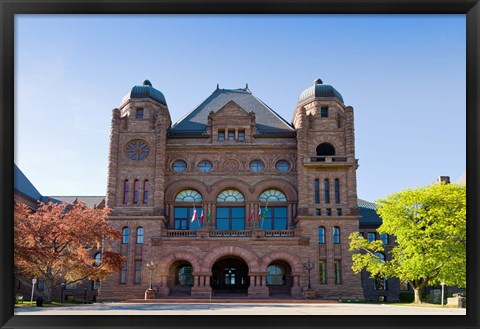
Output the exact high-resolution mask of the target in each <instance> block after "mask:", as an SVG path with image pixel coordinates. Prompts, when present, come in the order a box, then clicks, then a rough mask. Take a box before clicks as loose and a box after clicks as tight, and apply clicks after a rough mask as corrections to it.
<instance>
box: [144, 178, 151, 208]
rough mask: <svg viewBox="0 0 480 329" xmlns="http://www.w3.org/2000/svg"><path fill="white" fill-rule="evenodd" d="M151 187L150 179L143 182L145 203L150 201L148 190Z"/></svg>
mask: <svg viewBox="0 0 480 329" xmlns="http://www.w3.org/2000/svg"><path fill="white" fill-rule="evenodd" d="M149 189H150V183H149V182H148V179H146V180H145V181H144V182H143V203H145V204H147V203H148V190H149Z"/></svg>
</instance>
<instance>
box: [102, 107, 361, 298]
mask: <svg viewBox="0 0 480 329" xmlns="http://www.w3.org/2000/svg"><path fill="white" fill-rule="evenodd" d="M138 106H141V107H143V108H145V109H146V110H145V114H146V115H145V118H144V119H142V120H137V119H135V117H134V115H133V112H134V111H133V110H134V109H135V108H136V107H138ZM322 106H328V107H329V117H328V118H320V108H321V107H322ZM114 116H115V114H114ZM169 118H170V117H169V114H168V109H166V108H165V107H163V106H160V105H158V104H156V103H154V102H153V103H152V104H150V103H148V102H145V103H138V102H137V103H135V102H130V103H127V104H126V105H125V106H124V108H122V109H121V118H120V119H118V121H120V122H119V123H118V129H117V128H115V129H114V128H112V131H113V132H112V140H111V151H110V154H111V156H110V161H109V191H108V195H109V196H112V195H114V196H115V198H116V202H115V203H113V204H114V205H115V206H114V212H113V216H112V217H111V219H110V222H111V223H112V225H113V226H115V227H117V228H119V229H121V228H122V227H124V226H128V227H129V228H130V240H129V243H128V244H121V243H120V242H119V241H115V242H113V243H112V244H111V245H110V247H111V248H112V249H113V250H117V251H120V252H121V253H122V254H124V255H125V256H126V257H127V264H128V265H127V283H126V284H120V283H119V277H120V275H119V274H116V275H113V276H111V277H109V278H108V279H107V280H105V281H103V282H102V285H101V289H100V299H101V300H119V299H127V298H143V296H144V292H145V290H146V289H147V288H148V285H149V276H150V272H149V271H148V270H147V267H146V264H147V263H149V262H152V261H153V262H154V263H155V264H158V268H157V269H156V270H155V272H154V274H153V280H152V281H153V282H152V283H153V287H154V289H155V291H156V294H157V296H165V295H168V294H169V293H170V292H171V288H173V285H174V275H175V267H176V266H177V265H178V264H182V263H185V262H187V263H189V264H191V265H192V267H193V276H194V286H193V287H192V288H191V291H190V292H191V294H192V296H199V297H208V296H209V294H210V292H211V288H210V278H211V276H212V266H213V265H214V264H215V262H216V261H218V260H220V259H222V258H224V257H235V258H237V259H241V260H243V261H244V262H245V263H246V264H247V266H248V269H249V273H248V275H249V280H250V287H249V288H248V293H249V295H250V296H263V297H266V296H268V294H269V292H268V291H269V290H268V287H267V286H266V285H265V279H266V275H267V267H268V266H269V264H271V263H272V262H273V261H281V262H283V263H284V264H288V266H289V267H290V269H289V273H290V274H289V275H291V278H289V282H290V283H291V284H292V286H291V294H292V296H299V297H300V296H302V292H303V290H304V289H306V287H307V285H308V272H307V271H306V270H305V269H304V267H303V264H304V263H305V262H307V261H308V260H310V261H312V262H313V263H314V264H315V268H314V269H313V270H312V271H311V285H312V288H313V289H314V290H315V293H316V295H317V296H318V297H320V298H346V299H348V298H350V299H351V298H357V297H358V298H362V294H363V292H362V288H361V283H360V276H359V275H354V274H353V272H352V270H351V265H352V259H351V253H350V252H349V251H348V235H349V234H350V233H352V232H354V231H358V219H359V217H358V216H357V214H358V211H357V200H356V173H355V172H356V167H357V164H356V160H355V149H354V136H353V135H354V131H353V109H352V108H351V107H345V106H344V105H343V104H341V103H339V102H337V101H336V100H332V99H327V100H320V99H316V100H314V101H311V102H310V103H306V104H301V106H299V107H298V108H297V109H296V111H295V113H294V116H293V119H292V122H293V124H294V127H295V130H296V137H292V138H259V137H258V136H256V135H255V115H254V114H253V113H248V112H246V111H244V110H243V109H241V108H240V107H239V106H238V105H237V104H235V103H233V102H231V103H228V104H227V105H225V107H224V108H222V109H220V110H218V111H217V112H216V113H211V114H210V116H209V119H208V125H207V132H208V135H207V136H203V137H202V138H178V137H174V136H173V137H169V138H167V128H168V126H169V125H170V121H169ZM115 120H116V119H115V117H114V119H113V120H112V127H117V124H116V123H115V125H114V123H113V122H114V121H115ZM115 122H116V121H115ZM116 129H117V130H118V133H117V132H116V131H117V130H116ZM219 129H220V130H221V131H225V137H226V138H227V136H228V130H235V131H236V137H237V136H238V135H237V134H238V131H239V130H242V129H244V130H245V140H244V141H240V140H235V141H228V140H225V141H219V140H218V131H219ZM117 135H118V136H117ZM132 139H142V140H145V141H146V142H147V143H148V144H149V146H150V152H151V154H150V155H149V157H148V158H147V159H145V160H142V161H131V160H130V159H128V158H126V156H125V145H126V144H127V143H128V142H129V141H130V140H132ZM323 142H329V143H331V144H332V145H334V147H335V149H336V155H337V156H344V157H346V158H347V159H348V160H347V161H345V162H332V161H331V160H329V161H327V162H323V163H319V162H316V161H313V162H312V160H311V158H312V157H315V156H316V147H317V146H318V145H319V144H320V143H323ZM115 148H117V149H118V150H117V151H115ZM115 153H116V154H115ZM177 160H183V161H185V162H186V163H187V169H186V171H185V172H183V173H176V172H174V171H173V169H172V166H173V163H174V162H175V161H177ZM204 160H208V161H210V162H211V163H212V165H213V168H212V171H211V172H208V173H202V172H199V171H198V164H199V162H201V161H204ZM253 160H260V161H262V162H263V163H264V165H265V169H264V171H262V172H252V171H251V170H250V167H249V166H250V163H251V161H253ZM279 160H286V161H287V162H288V163H289V165H290V169H289V171H288V172H279V171H278V170H277V169H276V168H275V164H276V163H277V161H279ZM110 168H111V170H110ZM114 168H116V171H115V170H114ZM325 178H328V179H330V182H331V185H330V203H329V204H326V203H325V202H324V197H323V193H324V192H323V179H325ZM335 178H338V179H340V202H339V203H338V204H336V203H335V194H334V183H333V182H334V179H335ZM125 179H128V180H129V181H130V182H131V183H133V180H135V179H139V180H143V179H148V180H149V181H150V182H151V183H152V184H151V185H150V186H151V187H150V198H151V199H149V203H148V204H133V203H132V202H131V200H130V201H129V202H128V204H126V205H125V204H123V203H122V198H123V182H124V180H125ZM315 179H319V181H320V200H321V201H320V202H319V203H317V204H316V203H314V197H313V181H314V180H315ZM120 187H121V188H120ZM271 188H273V189H278V190H280V191H282V192H283V193H284V194H285V195H286V196H287V202H286V203H282V204H281V205H282V206H287V209H288V221H289V223H288V230H285V231H283V232H266V231H265V230H263V229H256V227H255V225H254V224H253V223H246V227H245V232H244V233H242V234H244V235H245V236H239V235H238V232H236V233H235V232H232V235H231V236H217V235H215V234H216V233H215V232H214V231H213V230H214V228H215V220H216V219H215V209H216V206H217V202H216V198H217V196H218V194H219V193H220V192H222V191H223V190H224V189H236V190H238V191H240V192H241V193H242V194H243V195H244V197H245V202H242V203H239V204H228V205H230V206H233V205H239V206H244V207H245V217H248V215H249V214H250V210H251V209H254V212H255V217H256V214H258V211H259V208H262V207H264V205H262V204H260V202H259V201H258V197H259V195H260V194H261V193H262V192H263V191H265V190H266V189H271ZM112 189H115V191H112ZM183 189H194V190H197V191H198V192H199V193H200V194H201V195H202V203H201V204H198V205H196V208H197V214H198V216H200V213H201V210H200V209H201V208H202V207H203V209H204V210H205V212H206V210H207V209H210V210H211V215H212V219H211V222H210V223H209V224H208V225H204V228H203V229H200V230H198V231H183V232H182V231H174V230H172V227H173V221H174V208H175V207H176V206H180V204H177V203H176V202H175V196H176V195H177V194H178V193H179V192H180V191H182V190H183ZM130 191H133V186H131V188H130ZM131 198H133V193H132V192H131ZM150 200H151V202H150ZM109 204H110V203H109ZM181 205H184V204H181ZM186 205H187V206H191V204H186ZM269 206H271V207H273V206H275V204H273V205H272V204H270V205H269ZM319 208H320V209H322V215H321V216H316V215H315V214H316V209H319ZM326 208H331V209H332V215H331V216H326V214H325V209H326ZM337 208H338V209H341V210H342V214H341V215H337V214H336V209H337ZM320 225H322V226H324V227H325V228H326V232H327V235H326V236H327V241H326V244H325V245H324V246H319V243H318V227H319V226H320ZM139 226H142V227H143V228H144V229H145V236H144V244H143V245H137V244H136V243H135V242H136V241H135V231H136V228H137V227H139ZM334 226H338V227H339V228H340V230H341V243H340V244H334V243H333V241H332V234H333V233H332V232H333V227H334ZM282 234H283V235H282ZM319 259H323V260H325V261H326V262H327V283H326V284H320V283H319V279H318V278H319V272H318V260H319ZM337 260H338V261H340V262H341V282H340V284H335V282H334V279H333V278H334V265H333V264H334V261H337ZM135 261H141V262H142V280H141V283H140V284H134V283H133V280H134V274H135V268H134V266H135V265H134V264H135Z"/></svg>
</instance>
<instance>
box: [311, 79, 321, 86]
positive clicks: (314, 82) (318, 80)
mask: <svg viewBox="0 0 480 329" xmlns="http://www.w3.org/2000/svg"><path fill="white" fill-rule="evenodd" d="M313 84H314V85H321V84H323V81H322V79H316V80H315V81H313Z"/></svg>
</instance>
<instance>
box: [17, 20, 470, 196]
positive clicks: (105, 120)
mask: <svg viewBox="0 0 480 329" xmlns="http://www.w3.org/2000/svg"><path fill="white" fill-rule="evenodd" d="M465 56H466V55H465V16H464V15H430V16H426V15H389V16H387V15H377V16H375V15H277V16H266V15H256V16H244V15H229V16H226V15H220V16H214V15H203V16H199V15H197V16H189V15H144V16H140V15H137V16H133V15H132V16H129V15H118V16H112V15H107V16H105V15H92V16H86V15H16V18H15V162H16V163H17V165H18V166H19V167H20V169H21V170H22V171H23V172H24V173H25V174H26V175H27V177H28V178H29V179H30V180H31V181H32V183H33V184H34V185H35V186H36V187H37V189H38V190H39V192H40V193H42V194H43V195H105V192H106V180H107V157H108V143H109V134H110V119H111V112H112V111H111V110H112V109H113V108H115V107H118V106H119V105H120V102H121V100H122V97H123V96H124V95H125V94H126V93H127V92H128V91H129V89H131V87H133V86H134V85H136V84H141V83H142V81H143V80H145V79H149V80H150V81H151V82H152V84H153V86H154V87H155V88H157V89H159V90H161V91H162V92H163V94H164V95H165V98H166V100H167V104H168V106H169V109H170V114H171V116H172V120H173V122H176V121H177V120H178V119H180V118H181V117H182V116H183V115H184V114H186V113H187V112H189V111H190V110H192V109H193V108H194V107H196V106H197V105H198V104H200V103H201V102H202V101H203V100H204V99H205V98H207V97H208V96H209V95H210V94H211V93H212V92H213V91H214V89H215V88H216V84H217V83H219V84H220V87H221V88H232V89H234V88H243V87H245V84H246V83H248V85H249V89H250V90H251V91H252V92H253V94H254V95H255V96H257V97H258V98H259V99H261V100H262V101H263V102H265V103H266V104H268V105H269V106H270V107H271V108H272V109H274V110H275V111H276V112H277V113H279V114H280V115H281V116H283V117H284V118H285V119H286V120H287V121H289V122H290V121H291V118H292V115H293V111H294V109H295V105H296V102H297V99H298V96H299V95H300V93H301V92H302V91H303V90H304V89H306V88H308V87H309V86H311V85H312V83H313V81H314V80H315V79H317V78H321V79H322V80H323V81H324V83H327V84H331V85H333V86H334V87H335V88H336V89H337V90H338V91H339V92H340V93H341V94H342V96H343V98H344V100H345V104H346V105H350V106H352V107H353V108H354V113H355V132H356V135H355V138H356V157H357V158H358V159H359V164H360V167H359V168H358V170H357V186H358V196H359V197H360V198H363V199H366V200H369V201H374V200H377V199H379V198H383V197H385V196H386V195H388V194H390V193H393V192H397V191H400V190H403V189H405V188H410V187H416V186H421V185H426V184H429V183H431V182H433V181H434V180H435V179H436V177H437V176H440V175H446V176H450V177H451V178H452V180H456V179H457V178H459V177H460V176H461V174H462V173H463V172H464V171H465V168H466V129H465V120H466V113H465V112H466V109H465V108H466V102H465V90H466V85H465V79H466V74H465V65H466V64H465Z"/></svg>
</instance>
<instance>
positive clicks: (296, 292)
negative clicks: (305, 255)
mask: <svg viewBox="0 0 480 329" xmlns="http://www.w3.org/2000/svg"><path fill="white" fill-rule="evenodd" d="M292 276H293V286H292V289H291V290H290V291H291V294H292V297H303V293H302V288H301V287H300V274H298V273H292Z"/></svg>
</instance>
